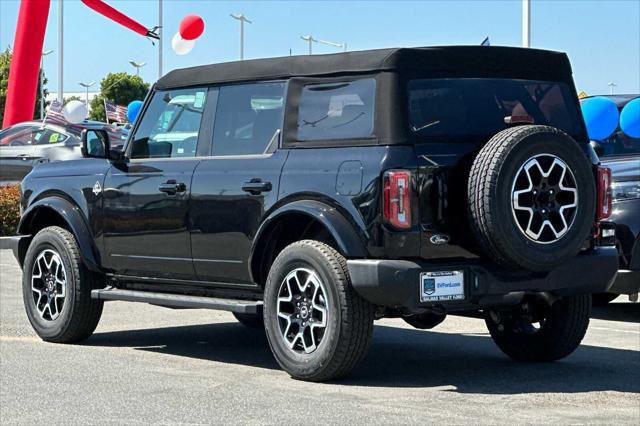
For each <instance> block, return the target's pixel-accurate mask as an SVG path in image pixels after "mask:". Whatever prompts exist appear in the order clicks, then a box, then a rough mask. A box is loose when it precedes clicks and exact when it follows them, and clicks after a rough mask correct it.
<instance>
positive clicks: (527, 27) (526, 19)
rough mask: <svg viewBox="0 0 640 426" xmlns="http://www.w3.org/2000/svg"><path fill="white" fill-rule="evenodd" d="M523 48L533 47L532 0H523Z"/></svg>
mask: <svg viewBox="0 0 640 426" xmlns="http://www.w3.org/2000/svg"><path fill="white" fill-rule="evenodd" d="M522 47H531V0H522Z"/></svg>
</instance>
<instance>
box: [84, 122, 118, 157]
mask: <svg viewBox="0 0 640 426" xmlns="http://www.w3.org/2000/svg"><path fill="white" fill-rule="evenodd" d="M81 140H82V148H81V151H82V156H83V157H86V158H107V159H108V158H110V157H111V155H110V154H111V152H110V151H111V147H110V146H109V145H110V144H109V134H108V133H107V131H106V130H103V129H95V130H93V129H92V130H89V129H85V130H83V131H82V136H81Z"/></svg>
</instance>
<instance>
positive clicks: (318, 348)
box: [264, 240, 374, 381]
mask: <svg viewBox="0 0 640 426" xmlns="http://www.w3.org/2000/svg"><path fill="white" fill-rule="evenodd" d="M373 314H374V311H373V306H372V305H371V304H370V303H368V302H367V301H365V300H364V299H362V298H361V297H360V296H359V295H358V294H357V293H356V292H355V291H354V289H353V287H352V286H351V281H350V278H349V271H348V269H347V262H346V260H345V258H344V257H343V256H342V255H340V253H338V252H337V251H336V250H334V249H333V248H331V247H330V246H328V245H326V244H323V243H321V242H318V241H312V240H304V241H299V242H296V243H293V244H291V245H289V246H287V247H286V248H285V249H284V250H283V251H282V252H280V254H279V255H278V257H277V258H276V260H275V261H274V263H273V265H272V266H271V270H270V271H269V276H268V278H267V283H266V286H265V296H264V323H265V331H266V334H267V339H268V341H269V346H270V347H271V350H272V352H273V354H274V356H275V358H276V360H277V361H278V364H280V366H281V367H282V368H283V369H284V370H285V371H286V372H287V373H289V374H290V375H291V376H292V377H293V378H296V379H301V380H308V381H322V380H330V379H335V378H338V377H341V376H344V375H346V374H348V373H349V372H350V371H351V369H353V367H355V365H356V364H357V363H358V362H359V361H360V360H361V359H362V358H363V357H364V355H365V354H366V352H367V349H368V347H369V343H370V342H371V335H372V331H373Z"/></svg>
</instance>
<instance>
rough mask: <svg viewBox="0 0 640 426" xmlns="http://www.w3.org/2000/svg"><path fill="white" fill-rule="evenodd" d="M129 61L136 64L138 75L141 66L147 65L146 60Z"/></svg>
mask: <svg viewBox="0 0 640 426" xmlns="http://www.w3.org/2000/svg"><path fill="white" fill-rule="evenodd" d="M129 63H130V64H131V65H133V66H134V68H135V69H136V75H137V76H138V77H140V68H142V67H144V66H145V65H147V63H146V62H136V61H129Z"/></svg>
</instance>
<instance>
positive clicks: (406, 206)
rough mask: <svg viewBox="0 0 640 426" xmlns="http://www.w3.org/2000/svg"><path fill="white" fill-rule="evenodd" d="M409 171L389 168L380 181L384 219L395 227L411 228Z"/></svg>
mask: <svg viewBox="0 0 640 426" xmlns="http://www.w3.org/2000/svg"><path fill="white" fill-rule="evenodd" d="M411 198H412V194H411V172H410V171H408V170H389V171H387V172H385V173H384V176H383V181H382V210H383V211H382V214H383V217H384V221H385V222H386V223H388V224H389V225H391V226H392V227H394V228H396V229H407V228H411Z"/></svg>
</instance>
